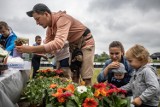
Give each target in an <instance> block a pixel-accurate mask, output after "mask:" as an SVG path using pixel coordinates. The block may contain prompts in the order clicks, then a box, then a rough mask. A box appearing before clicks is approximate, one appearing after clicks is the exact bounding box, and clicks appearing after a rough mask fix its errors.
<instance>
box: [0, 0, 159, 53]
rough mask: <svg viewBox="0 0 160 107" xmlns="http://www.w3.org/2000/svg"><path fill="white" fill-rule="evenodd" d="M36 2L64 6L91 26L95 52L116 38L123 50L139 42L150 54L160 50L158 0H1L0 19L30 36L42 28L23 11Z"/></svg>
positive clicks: (19, 33)
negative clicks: (121, 44)
mask: <svg viewBox="0 0 160 107" xmlns="http://www.w3.org/2000/svg"><path fill="white" fill-rule="evenodd" d="M36 3H44V4H46V5H47V6H48V7H49V8H50V9H51V10H52V11H53V12H57V11H59V10H66V11H67V13H68V14H70V15H71V16H73V17H75V18H77V19H78V20H80V21H81V22H82V23H84V24H85V25H86V26H87V27H88V28H90V29H91V31H92V34H93V36H94V39H95V42H96V52H95V53H97V54H100V53H102V52H106V53H108V45H109V44H110V43H111V42H112V41H115V40H118V41H120V42H122V43H123V45H124V48H125V50H127V49H129V48H130V47H131V46H133V45H134V44H136V43H138V44H141V45H143V46H145V47H146V48H147V49H148V51H149V52H150V53H151V54H152V53H154V52H160V39H159V38H160V0H0V20H3V21H6V22H7V23H8V24H9V26H10V27H11V28H12V29H13V31H14V32H15V33H16V34H17V36H19V37H25V38H29V39H30V45H32V44H33V43H34V37H35V36H36V35H41V36H42V38H43V39H44V38H45V31H46V29H43V28H42V27H41V26H37V25H36V22H35V21H34V19H33V18H30V17H28V16H27V15H26V12H27V11H29V10H31V9H32V8H33V6H34V5H35V4H36Z"/></svg>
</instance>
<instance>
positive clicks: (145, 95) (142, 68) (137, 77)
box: [121, 45, 160, 107]
mask: <svg viewBox="0 0 160 107" xmlns="http://www.w3.org/2000/svg"><path fill="white" fill-rule="evenodd" d="M126 58H127V59H128V61H129V63H130V65H131V66H132V67H133V68H134V69H135V72H134V73H133V74H134V75H133V77H132V78H131V80H130V82H129V83H128V84H127V85H125V86H123V87H121V88H122V89H125V90H127V91H129V90H132V92H133V101H132V104H134V105H135V106H136V107H158V103H159V95H158V92H159V90H160V86H159V83H158V79H157V76H156V74H155V70H154V68H153V67H151V66H149V65H148V62H149V52H148V51H147V50H146V49H145V48H144V47H143V46H141V45H135V46H133V47H132V48H130V49H129V50H128V51H127V52H126Z"/></svg>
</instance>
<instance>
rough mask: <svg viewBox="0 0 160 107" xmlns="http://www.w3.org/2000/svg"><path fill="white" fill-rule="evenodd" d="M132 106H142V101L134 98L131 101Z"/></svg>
mask: <svg viewBox="0 0 160 107" xmlns="http://www.w3.org/2000/svg"><path fill="white" fill-rule="evenodd" d="M132 104H134V105H135V106H140V105H141V104H142V100H141V98H140V97H136V98H135V99H134V100H133V101H132Z"/></svg>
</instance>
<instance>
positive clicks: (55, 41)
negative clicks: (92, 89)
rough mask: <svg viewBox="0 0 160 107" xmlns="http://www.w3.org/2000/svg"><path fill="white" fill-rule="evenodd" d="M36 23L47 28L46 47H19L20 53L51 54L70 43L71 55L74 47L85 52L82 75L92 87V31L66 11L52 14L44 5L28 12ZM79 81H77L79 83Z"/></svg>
mask: <svg viewBox="0 0 160 107" xmlns="http://www.w3.org/2000/svg"><path fill="white" fill-rule="evenodd" d="M27 15H28V16H29V17H33V18H34V19H35V21H36V23H37V24H38V25H40V26H42V27H43V28H47V32H46V38H45V42H44V45H40V46H35V47H33V46H17V47H16V48H17V50H18V51H19V52H26V53H29V52H32V53H50V52H53V51H55V50H58V49H61V48H63V46H64V44H65V41H66V40H67V41H69V44H70V49H71V53H72V52H73V47H75V46H76V47H77V48H80V49H81V50H82V52H83V63H82V67H81V72H80V75H81V77H82V79H83V80H84V81H85V83H86V85H91V78H92V76H93V70H94V66H93V61H94V51H95V43H94V39H93V37H92V35H91V32H90V30H89V29H88V28H87V27H86V26H85V25H84V24H82V23H81V22H80V21H78V20H77V19H75V18H73V17H72V16H70V15H68V14H66V12H65V11H59V12H54V13H51V11H50V9H49V8H48V7H47V6H46V5H45V4H42V3H38V4H36V5H35V6H34V7H33V9H32V10H31V11H29V12H27ZM78 81H79V79H77V80H75V82H78Z"/></svg>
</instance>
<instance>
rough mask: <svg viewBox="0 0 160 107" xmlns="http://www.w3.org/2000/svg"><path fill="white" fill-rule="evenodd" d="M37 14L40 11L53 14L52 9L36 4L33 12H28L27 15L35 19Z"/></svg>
mask: <svg viewBox="0 0 160 107" xmlns="http://www.w3.org/2000/svg"><path fill="white" fill-rule="evenodd" d="M34 11H35V12H37V11H40V12H45V11H46V12H49V13H51V11H50V9H49V8H48V7H47V6H46V5H45V4H43V3H38V4H36V5H35V6H34V7H33V9H32V10H31V11H28V12H26V14H27V15H28V16H29V17H33V15H32V14H33V12H34Z"/></svg>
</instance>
